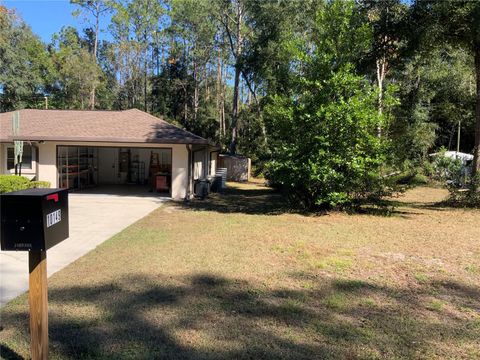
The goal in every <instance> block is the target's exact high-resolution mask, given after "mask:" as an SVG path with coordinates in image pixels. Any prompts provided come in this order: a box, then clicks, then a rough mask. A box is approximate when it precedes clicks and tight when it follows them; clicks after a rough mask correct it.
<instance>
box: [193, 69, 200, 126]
mask: <svg viewBox="0 0 480 360" xmlns="http://www.w3.org/2000/svg"><path fill="white" fill-rule="evenodd" d="M193 84H194V89H193V122H194V123H195V124H196V123H197V118H198V107H199V99H198V94H199V89H198V65H197V60H194V61H193Z"/></svg>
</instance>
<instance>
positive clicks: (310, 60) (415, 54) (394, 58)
mask: <svg viewBox="0 0 480 360" xmlns="http://www.w3.org/2000/svg"><path fill="white" fill-rule="evenodd" d="M72 2H73V3H75V4H77V11H76V13H75V14H74V15H75V16H79V17H82V18H85V19H86V20H85V29H84V30H83V32H80V33H79V32H78V31H77V30H76V29H74V28H72V27H63V28H62V29H59V31H58V33H57V34H55V35H54V37H53V39H52V41H51V42H50V43H48V44H45V43H43V42H42V41H41V40H40V39H39V38H38V37H37V36H36V35H35V34H33V33H32V31H31V30H30V29H29V27H28V25H27V24H25V23H24V22H23V21H22V20H21V19H20V18H19V16H18V15H17V14H15V13H14V12H13V11H12V10H10V9H7V8H2V9H1V11H0V30H1V31H0V61H1V64H2V66H1V70H0V87H1V91H0V99H1V111H8V110H12V109H16V108H23V107H29V108H42V107H44V97H45V96H47V97H48V103H49V108H58V109H115V110H119V109H127V108H132V107H136V108H139V109H142V110H145V111H148V112H149V113H152V114H155V115H158V116H160V117H163V118H165V119H166V120H168V121H170V122H172V123H176V124H178V125H180V126H182V127H184V128H186V129H187V130H190V131H193V132H195V133H197V134H199V135H202V136H204V137H207V138H210V139H212V140H213V141H215V142H217V143H219V144H220V145H221V146H222V148H223V149H224V150H225V151H228V152H230V153H242V154H245V155H248V156H250V157H252V159H253V160H254V162H255V163H256V165H257V168H258V169H259V170H261V171H263V173H264V174H265V175H266V176H267V177H268V178H269V179H270V180H271V182H272V183H273V184H277V185H279V186H281V187H283V188H287V190H288V191H289V193H290V194H291V196H292V197H294V198H295V199H296V201H297V202H298V201H300V202H301V203H303V204H304V205H305V206H308V207H310V206H315V205H323V204H331V205H335V204H341V203H343V202H349V201H351V199H352V198H357V197H369V196H375V195H379V194H381V193H382V191H383V190H384V183H383V181H382V179H383V178H384V175H385V173H387V172H391V171H393V170H395V169H405V168H408V167H415V166H421V164H422V163H423V162H425V161H426V160H428V156H427V155H428V153H429V152H432V151H434V150H435V149H438V148H439V147H441V146H445V147H447V148H450V149H453V148H455V147H456V146H457V131H458V129H460V135H461V137H460V138H461V143H460V150H461V151H464V152H469V153H471V152H473V151H474V154H475V161H474V162H475V165H474V167H475V169H477V168H478V167H479V161H478V152H479V151H480V146H479V141H480V26H479V24H480V3H478V2H473V1H462V0H459V1H454V2H453V1H452V2H448V1H434V0H417V1H414V2H408V3H407V2H404V1H401V0H381V1H380V0H356V1H355V0H328V1H327V0H303V1H288V0H278V1H258V0H212V1H195V0H72ZM101 32H106V33H108V34H109V36H107V37H105V36H102V37H103V38H108V39H109V40H102V41H100V40H99V37H100V36H99V35H100V33H101ZM475 150H476V151H475Z"/></svg>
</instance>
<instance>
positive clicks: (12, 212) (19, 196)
mask: <svg viewBox="0 0 480 360" xmlns="http://www.w3.org/2000/svg"><path fill="white" fill-rule="evenodd" d="M0 215H1V225H2V226H1V232H0V240H1V249H2V250H6V251H28V268H29V297H28V298H29V305H30V350H31V355H32V359H33V360H40V359H41V360H46V359H48V296H47V249H49V248H51V247H52V246H54V245H56V244H58V243H59V242H61V241H63V240H65V239H66V238H68V192H67V190H65V189H27V190H21V191H15V192H11V193H7V194H2V195H1V196H0Z"/></svg>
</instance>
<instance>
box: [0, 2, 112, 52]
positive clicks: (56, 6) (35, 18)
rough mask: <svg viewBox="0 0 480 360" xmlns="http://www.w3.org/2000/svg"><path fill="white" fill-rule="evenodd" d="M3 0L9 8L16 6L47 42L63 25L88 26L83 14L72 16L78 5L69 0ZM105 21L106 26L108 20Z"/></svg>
mask: <svg viewBox="0 0 480 360" xmlns="http://www.w3.org/2000/svg"><path fill="white" fill-rule="evenodd" d="M2 2H3V4H4V5H5V6H6V7H7V8H15V9H16V10H17V13H18V14H19V15H20V16H21V18H22V19H23V20H24V21H25V22H26V23H27V24H28V25H30V27H31V28H32V31H33V32H34V33H35V34H37V35H39V36H40V38H41V39H42V40H43V41H44V42H47V43H48V42H50V41H51V39H52V34H53V33H55V32H58V31H60V29H61V28H62V26H67V25H70V26H73V27H75V28H77V29H78V30H79V31H81V30H82V29H83V28H85V27H87V26H88V25H87V23H86V22H85V20H84V19H83V16H79V17H78V18H75V17H73V16H72V12H73V11H74V10H75V9H77V8H78V7H77V6H75V5H72V4H70V1H69V0H3V1H2V0H0V3H2ZM103 22H104V27H105V25H106V20H105V19H104V21H103ZM104 37H105V34H100V39H103V38H104Z"/></svg>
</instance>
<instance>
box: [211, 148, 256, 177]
mask: <svg viewBox="0 0 480 360" xmlns="http://www.w3.org/2000/svg"><path fill="white" fill-rule="evenodd" d="M251 167H252V161H251V159H250V158H248V157H246V156H242V155H224V154H221V155H219V157H218V166H217V168H226V169H227V180H228V181H237V182H245V181H249V180H250V172H251Z"/></svg>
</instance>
